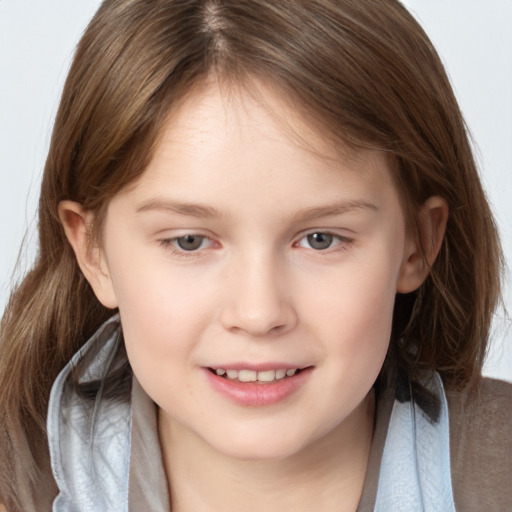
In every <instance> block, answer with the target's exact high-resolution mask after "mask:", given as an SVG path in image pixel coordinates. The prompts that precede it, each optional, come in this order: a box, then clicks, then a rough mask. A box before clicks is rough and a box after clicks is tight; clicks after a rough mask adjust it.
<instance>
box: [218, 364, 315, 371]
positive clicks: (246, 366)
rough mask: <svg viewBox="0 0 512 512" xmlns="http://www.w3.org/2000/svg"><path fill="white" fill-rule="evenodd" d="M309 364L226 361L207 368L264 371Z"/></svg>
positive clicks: (296, 367)
mask: <svg viewBox="0 0 512 512" xmlns="http://www.w3.org/2000/svg"><path fill="white" fill-rule="evenodd" d="M309 366H311V365H303V364H290V363H274V362H268V363H228V364H218V365H210V366H208V368H210V369H212V370H217V369H220V368H222V369H223V370H252V371H255V372H265V371H269V370H295V369H299V370H303V369H305V368H308V367H309Z"/></svg>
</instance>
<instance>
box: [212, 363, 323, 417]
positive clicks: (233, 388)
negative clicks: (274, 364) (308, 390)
mask: <svg viewBox="0 0 512 512" xmlns="http://www.w3.org/2000/svg"><path fill="white" fill-rule="evenodd" d="M313 370H314V367H313V366H307V367H304V368H289V367H288V368H286V367H285V368H283V367H281V368H279V367H278V368H277V369H269V368H268V367H267V368H263V369H261V370H260V369H251V370H250V369H247V368H240V369H235V368H221V367H214V368H211V367H210V368H204V367H203V371H204V374H205V375H206V377H207V381H208V382H209V384H210V386H211V387H212V388H213V389H214V390H215V391H216V392H218V393H220V395H222V396H224V397H226V398H228V399H229V400H230V401H233V402H235V403H237V404H239V405H244V406H251V407H261V406H267V405H272V404H276V403H278V402H281V401H282V400H285V399H286V398H288V397H290V396H291V395H293V394H295V393H296V392H298V391H299V389H301V388H302V387H303V386H304V385H305V383H306V382H307V381H308V380H309V377H310V376H311V374H312V372H313Z"/></svg>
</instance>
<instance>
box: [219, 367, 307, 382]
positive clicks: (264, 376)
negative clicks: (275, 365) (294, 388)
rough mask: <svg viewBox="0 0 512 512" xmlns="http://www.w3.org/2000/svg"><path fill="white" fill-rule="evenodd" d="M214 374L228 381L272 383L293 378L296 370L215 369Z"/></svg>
mask: <svg viewBox="0 0 512 512" xmlns="http://www.w3.org/2000/svg"><path fill="white" fill-rule="evenodd" d="M215 373H216V374H217V375H219V376H221V377H222V376H225V377H227V378H228V379H229V380H239V381H240V382H256V381H257V382H274V381H275V380H281V379H284V378H285V377H293V376H294V375H295V374H296V373H297V368H293V369H289V370H284V369H279V370H265V371H261V372H256V371H254V370H224V369H223V368H217V369H216V370H215Z"/></svg>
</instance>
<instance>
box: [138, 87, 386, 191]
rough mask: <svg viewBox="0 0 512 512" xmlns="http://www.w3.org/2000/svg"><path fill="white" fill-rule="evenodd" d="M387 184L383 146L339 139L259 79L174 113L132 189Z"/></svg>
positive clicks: (193, 98) (202, 93) (209, 91)
mask: <svg viewBox="0 0 512 512" xmlns="http://www.w3.org/2000/svg"><path fill="white" fill-rule="evenodd" d="M383 184H385V185H386V187H387V188H390V187H391V188H394V185H393V183H392V173H391V165H390V162H389V160H388V158H387V157H386V155H385V154H384V153H383V152H380V151H376V150H367V149H365V150H358V149H354V148H350V147H349V146H348V145H346V144H343V143H342V142H341V141H339V142H337V143H334V142H333V140H332V138H330V137H327V136H326V135H325V133H324V132H322V131H320V130H319V128H318V123H315V122H313V120H312V119H308V118H307V117H306V115H305V113H304V112H301V111H299V110H298V109H297V108H294V105H293V104H292V102H291V101H290V99H289V97H287V96H286V95H284V94H282V93H279V92H278V91H276V90H275V89H271V88H269V87H265V86H263V85H262V84H261V83H259V82H253V83H252V84H250V85H249V86H244V87H236V88H235V87H229V88H228V87H223V86H222V85H221V84H219V83H218V82H215V83H208V84H206V85H203V86H202V87H201V88H198V89H196V90H194V91H193V92H191V93H190V94H188V95H187V96H186V97H185V98H183V99H182V100H181V101H180V102H179V104H177V105H176V106H175V108H174V109H173V110H172V112H170V114H169V116H168V118H167V120H166V122H165V124H164V126H163V128H162V130H161V133H160V137H159V140H158V143H157V145H156V149H155V152H154V155H153V158H152V160H151V162H150V164H149V166H148V167H147V169H146V170H145V172H144V173H143V174H142V176H141V178H140V179H139V180H138V181H137V182H135V183H133V184H132V185H131V186H130V187H128V189H129V190H131V191H132V192H134V193H136V194H137V195H143V194H145V193H148V194H149V193H150V192H152V193H154V192H155V191H157V190H159V191H160V192H162V193H163V192H164V190H165V189H166V188H167V187H169V190H171V189H172V191H173V192H174V193H176V194H177V193H179V194H184V195H185V196H193V195H197V194H203V193H205V194H209V195H212V194H213V193H214V194H215V195H216V196H217V197H218V198H219V199H220V198H222V197H223V195H224V194H223V193H226V194H227V195H228V196H229V194H230V193H234V194H236V195H237V196H240V195H247V197H248V199H249V198H254V196H255V192H256V191H257V190H262V189H263V188H265V186H270V187H272V188H273V189H276V188H277V189H280V190H283V191H285V190H288V192H289V193H290V194H293V193H294V191H296V190H299V189H301V190H304V189H309V190H311V192H312V193H313V192H318V190H319V188H321V189H322V193H323V194H325V196H326V198H327V196H328V195H329V194H331V195H335V194H337V195H338V196H339V195H343V194H344V193H347V194H349V195H350V194H356V195H357V194H359V193H363V192H364V193H368V191H370V192H372V193H373V194H378V193H379V191H380V190H382V185H383ZM386 187H384V188H386Z"/></svg>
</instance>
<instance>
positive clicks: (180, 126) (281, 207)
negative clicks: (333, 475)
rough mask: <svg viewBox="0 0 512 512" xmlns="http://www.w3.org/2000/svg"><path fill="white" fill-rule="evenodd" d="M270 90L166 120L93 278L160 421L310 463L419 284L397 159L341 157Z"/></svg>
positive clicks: (219, 444)
mask: <svg viewBox="0 0 512 512" xmlns="http://www.w3.org/2000/svg"><path fill="white" fill-rule="evenodd" d="M264 95H265V101H266V103H267V106H268V107H269V108H263V107H262V106H261V104H260V103H258V102H257V101H255V100H254V99H252V97H251V96H250V95H249V94H246V93H240V94H237V95H235V96H231V97H230V96H229V95H226V94H222V93H220V92H219V90H218V89H217V88H215V87H211V88H209V89H208V90H207V91H206V92H202V93H197V94H196V95H193V96H192V97H191V98H189V99H187V100H186V101H185V102H184V104H183V105H182V106H181V107H180V108H179V109H178V111H176V112H175V113H174V114H173V115H172V116H171V117H170V119H169V121H168V124H167V125H166V127H165V131H164V135H163V138H162V140H161V142H160V144H159V146H158V148H157V150H156V154H155V157H154V159H153V161H152V163H151V164H150V165H149V167H148V169H147V170H146V171H145V173H144V174H143V176H142V177H141V179H140V180H139V181H138V182H137V183H135V184H134V185H133V186H130V187H128V188H126V189H125V190H123V191H122V192H121V193H119V194H118V195H117V196H116V197H115V198H114V199H113V200H112V202H111V204H110V206H109V208H108V212H107V217H106V221H105V231H104V237H103V240H104V245H103V251H104V258H105V259H104V267H103V270H104V272H105V274H106V276H105V277H104V278H103V279H104V281H103V284H102V285H98V286H99V287H100V288H101V287H102V291H101V292H100V294H99V295H100V296H101V294H103V296H109V297H111V299H110V302H111V303H112V304H111V305H115V304H117V305H118V306H119V310H120V314H121V319H122V325H123V329H124V336H125V340H126V347H127V351H128V355H129V359H130V362H131V365H132V367H133V370H134V372H135V375H136V376H137V378H138V379H139V381H140V383H141V384H142V386H143V387H144V389H145V390H146V392H147V393H148V394H149V395H150V396H151V397H152V398H153V399H154V400H155V402H156V403H157V404H158V405H159V407H160V409H161V411H160V414H161V418H162V419H163V424H167V425H170V426H171V427H172V426H174V427H176V428H178V427H179V428H178V430H180V431H186V432H188V433H192V435H193V436H194V437H197V438H198V439H200V440H201V441H205V442H206V443H207V444H208V445H210V446H212V447H213V448H214V449H216V450H219V451H220V452H222V453H225V454H229V455H231V456H235V457H241V458H273V457H285V456H287V455H291V454H293V453H297V452H299V451H300V450H301V449H302V448H304V447H307V446H310V445H311V444H312V443H314V442H315V441H319V440H320V439H321V438H323V437H324V436H325V435H326V434H328V433H329V432H332V431H334V430H335V429H336V428H338V427H339V428H342V425H343V423H344V422H345V420H346V419H347V418H350V417H351V416H353V415H354V414H357V413H358V411H359V410H360V407H362V405H361V404H362V403H363V401H364V399H365V397H366V395H367V394H368V392H369V390H370V389H371V387H372V384H373V383H374V381H375V379H376V377H377V375H378V373H379V371H380V369H381V366H382V363H383V360H384V357H385V354H386V351H387V348H388V343H389V338H390V329H391V319H392V311H393V303H394V297H395V294H396V292H397V290H400V291H409V289H410V288H412V287H415V285H414V284H413V281H414V279H413V278H412V277H411V276H412V275H413V274H414V270H413V263H412V261H413V259H414V258H415V257H416V256H414V255H412V254H413V252H414V251H416V246H415V244H414V242H413V241H412V240H410V239H409V237H408V236H407V233H406V227H405V219H404V215H403V212H402V208H401V205H400V201H399V197H398V193H397V191H396V188H395V186H394V184H393V181H392V178H391V172H390V170H389V168H388V164H387V161H386V158H385V157H384V155H383V154H382V153H379V152H372V151H364V152H363V151H361V152H358V153H357V154H356V153H352V154H351V156H350V157H348V156H347V157H341V156H340V155H339V154H335V153H334V152H333V151H332V150H330V149H329V148H328V147H327V146H326V145H325V144H324V143H323V142H322V139H321V137H319V136H316V135H313V134H312V133H310V132H308V129H307V126H306V125H305V124H304V122H303V121H300V120H299V119H298V117H297V116H296V117H293V115H292V113H291V112H290V111H289V110H287V109H286V107H285V106H284V105H283V104H282V103H281V102H280V100H279V97H278V96H277V95H276V94H275V93H272V92H270V91H268V90H264ZM269 112H272V114H270V113H269ZM278 118H279V119H281V120H283V119H286V121H287V123H288V126H287V123H282V122H279V121H276V119H278ZM290 126H291V127H293V130H294V132H295V133H299V134H300V135H301V136H302V137H304V138H305V139H306V140H307V141H308V143H309V144H310V145H311V146H313V147H315V149H316V150H317V152H316V154H315V153H313V152H312V151H310V150H308V149H307V148H306V147H305V146H304V145H301V144H300V143H299V142H298V139H297V138H295V139H294V138H293V135H292V132H291V130H290ZM318 153H323V154H324V155H325V156H323V157H321V156H319V155H318ZM327 157H329V158H327ZM100 281H101V280H100ZM109 294H110V295H109ZM217 369H219V370H221V369H222V370H248V371H245V372H242V374H241V375H240V377H242V378H246V379H254V378H256V375H257V372H258V371H260V372H261V373H260V374H259V375H258V377H259V378H261V380H265V379H267V380H271V381H272V382H270V383H264V382H250V383H240V382H239V381H238V380H229V379H226V377H225V376H217V375H215V374H214V370H217ZM290 369H300V370H301V371H300V372H298V374H297V375H295V376H291V377H284V378H278V377H282V373H283V372H282V370H290ZM230 373H232V372H230ZM235 373H236V372H235ZM231 376H232V375H231ZM183 429H184V430H183Z"/></svg>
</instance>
